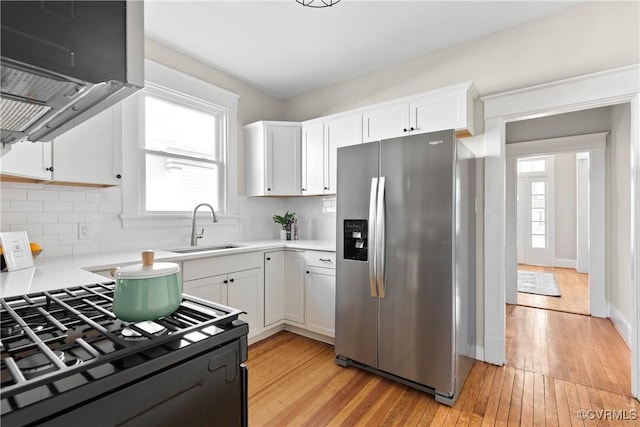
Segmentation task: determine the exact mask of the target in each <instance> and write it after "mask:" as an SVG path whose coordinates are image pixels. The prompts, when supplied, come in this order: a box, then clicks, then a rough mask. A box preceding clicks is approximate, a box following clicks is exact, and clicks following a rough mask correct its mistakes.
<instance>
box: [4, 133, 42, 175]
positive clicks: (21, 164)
mask: <svg viewBox="0 0 640 427" xmlns="http://www.w3.org/2000/svg"><path fill="white" fill-rule="evenodd" d="M51 167H52V163H51V143H49V142H28V141H22V142H17V143H15V144H13V145H12V146H11V150H9V151H8V152H6V153H5V154H4V155H3V156H2V157H0V174H2V176H3V178H4V177H15V178H18V179H27V180H36V181H50V180H51Z"/></svg>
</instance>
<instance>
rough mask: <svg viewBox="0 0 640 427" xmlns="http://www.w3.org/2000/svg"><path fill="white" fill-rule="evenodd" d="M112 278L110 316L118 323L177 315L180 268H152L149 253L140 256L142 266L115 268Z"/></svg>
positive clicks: (165, 265) (158, 265) (166, 265)
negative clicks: (120, 321) (112, 289)
mask: <svg viewBox="0 0 640 427" xmlns="http://www.w3.org/2000/svg"><path fill="white" fill-rule="evenodd" d="M149 253H150V255H149ZM149 256H150V258H151V262H149V261H148V259H149ZM145 257H146V258H147V259H145ZM114 276H115V279H116V286H115V294H114V297H113V312H114V313H115V315H116V316H117V317H118V319H121V320H126V321H128V322H141V321H145V320H155V319H159V318H160V317H164V316H167V315H169V314H171V313H173V312H174V311H176V310H177V309H178V307H179V306H180V303H181V302H182V281H181V279H180V266H179V265H178V264H176V263H173V262H159V263H155V264H154V263H153V252H151V251H145V252H143V263H142V264H136V265H129V266H126V267H121V268H118V269H116V271H115V273H114Z"/></svg>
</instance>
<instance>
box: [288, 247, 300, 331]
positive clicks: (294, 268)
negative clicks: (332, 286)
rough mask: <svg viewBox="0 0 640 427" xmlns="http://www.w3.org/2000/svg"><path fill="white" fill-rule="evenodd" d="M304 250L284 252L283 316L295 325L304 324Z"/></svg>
mask: <svg viewBox="0 0 640 427" xmlns="http://www.w3.org/2000/svg"><path fill="white" fill-rule="evenodd" d="M303 255H304V252H299V251H296V252H293V251H285V252H284V279H285V280H284V318H285V320H287V321H288V322H294V323H293V324H295V325H296V326H301V325H304V324H305V309H304V304H305V299H304V272H305V265H304V256H303Z"/></svg>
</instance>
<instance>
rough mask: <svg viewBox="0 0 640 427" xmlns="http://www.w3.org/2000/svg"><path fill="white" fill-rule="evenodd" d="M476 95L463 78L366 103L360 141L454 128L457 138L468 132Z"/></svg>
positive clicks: (469, 131) (468, 133)
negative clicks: (410, 94) (431, 89)
mask: <svg viewBox="0 0 640 427" xmlns="http://www.w3.org/2000/svg"><path fill="white" fill-rule="evenodd" d="M477 97H478V94H477V92H476V90H475V88H474V87H473V84H472V83H470V82H467V83H461V84H459V85H455V86H449V87H446V88H442V89H437V90H433V91H430V92H425V93H422V94H419V95H415V96H411V97H407V98H403V99H402V100H394V101H392V102H390V103H382V104H377V105H373V106H370V107H368V108H367V109H366V110H365V111H363V120H362V134H363V139H364V142H370V141H377V140H380V139H386V138H396V137H399V136H403V135H415V134H419V133H426V132H433V131H437V130H444V129H455V130H456V135H457V136H458V137H459V138H460V137H465V136H471V135H473V134H474V133H475V126H474V120H473V119H474V115H473V111H474V103H475V99H476V98H477Z"/></svg>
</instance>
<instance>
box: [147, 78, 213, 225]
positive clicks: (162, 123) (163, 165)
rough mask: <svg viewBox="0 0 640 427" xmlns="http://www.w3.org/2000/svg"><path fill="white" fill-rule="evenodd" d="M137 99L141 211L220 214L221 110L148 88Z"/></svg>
mask: <svg viewBox="0 0 640 427" xmlns="http://www.w3.org/2000/svg"><path fill="white" fill-rule="evenodd" d="M143 98H144V101H143V110H144V113H143V115H142V117H143V122H144V126H143V133H144V138H143V141H142V143H143V144H142V145H143V146H142V151H143V153H144V159H143V163H144V167H143V169H144V180H143V181H144V204H143V210H144V212H146V213H154V212H156V213H157V212H163V213H167V212H185V211H186V212H191V211H192V210H193V208H194V207H195V206H196V205H198V204H199V203H203V202H206V203H209V204H211V205H212V206H213V208H214V209H215V210H216V212H224V208H225V206H224V193H225V191H224V189H225V176H226V174H225V161H224V159H225V145H226V144H225V133H224V131H223V130H224V126H223V124H224V120H225V114H224V110H222V109H220V108H219V107H217V106H215V105H213V104H209V103H206V102H202V101H200V100H196V99H193V98H190V97H187V96H184V95H180V94H176V93H175V92H173V91H170V90H167V89H166V88H162V87H160V86H157V85H154V84H147V87H146V88H145V91H144V94H143Z"/></svg>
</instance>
